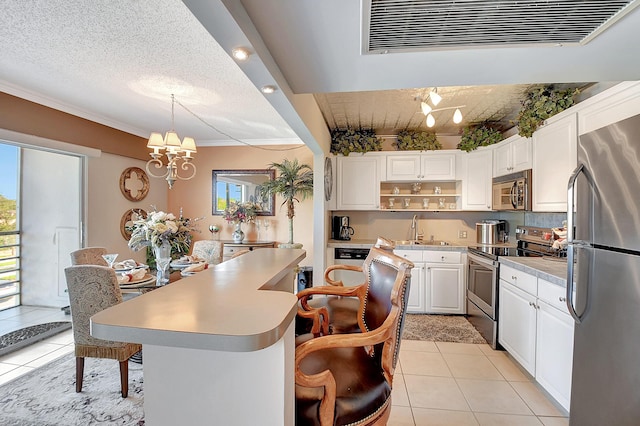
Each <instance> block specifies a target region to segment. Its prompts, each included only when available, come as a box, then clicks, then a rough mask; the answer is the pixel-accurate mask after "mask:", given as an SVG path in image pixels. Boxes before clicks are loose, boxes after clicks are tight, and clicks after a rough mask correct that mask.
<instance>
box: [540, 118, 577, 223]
mask: <svg viewBox="0 0 640 426" xmlns="http://www.w3.org/2000/svg"><path fill="white" fill-rule="evenodd" d="M554 118H555V117H553V118H551V119H549V122H548V123H547V124H545V125H544V126H543V127H541V128H540V129H538V130H537V131H536V132H535V133H534V134H533V178H532V179H533V183H532V186H533V188H532V191H533V196H532V202H533V209H532V210H533V211H536V212H566V211H567V182H568V181H569V176H571V173H572V172H573V170H574V169H575V168H576V164H577V144H578V131H577V114H576V113H572V114H567V115H563V116H562V117H561V118H558V119H556V120H554ZM552 120H553V121H552Z"/></svg>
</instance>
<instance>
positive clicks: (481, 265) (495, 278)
mask: <svg viewBox="0 0 640 426" xmlns="http://www.w3.org/2000/svg"><path fill="white" fill-rule="evenodd" d="M547 234H552V230H551V228H535V227H531V226H518V227H517V229H516V239H517V240H518V244H517V246H516V247H514V246H507V245H477V246H470V247H469V248H468V253H467V260H468V271H467V318H468V319H469V322H470V323H471V324H473V326H474V327H475V328H476V329H477V330H478V331H479V332H480V334H481V335H482V337H484V339H485V340H486V341H487V343H489V345H491V347H492V348H494V349H497V348H498V321H499V320H500V319H499V318H498V305H499V303H500V301H499V300H498V293H499V292H498V288H499V285H498V284H499V277H500V274H499V272H500V263H499V262H498V258H499V257H500V256H535V257H541V256H551V255H554V256H555V255H557V253H554V252H553V251H552V249H551V246H552V241H551V240H548V241H546V240H544V236H545V235H547Z"/></svg>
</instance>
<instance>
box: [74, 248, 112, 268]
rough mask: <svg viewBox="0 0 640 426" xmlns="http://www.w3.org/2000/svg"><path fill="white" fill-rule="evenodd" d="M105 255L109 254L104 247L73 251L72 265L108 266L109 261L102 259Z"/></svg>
mask: <svg viewBox="0 0 640 426" xmlns="http://www.w3.org/2000/svg"><path fill="white" fill-rule="evenodd" d="M103 254H107V249H106V248H104V247H86V248H83V249H79V250H76V251H72V252H71V264H72V265H100V266H108V264H107V261H106V260H104V259H103V258H102V255H103Z"/></svg>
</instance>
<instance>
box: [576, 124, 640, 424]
mask: <svg viewBox="0 0 640 426" xmlns="http://www.w3.org/2000/svg"><path fill="white" fill-rule="evenodd" d="M568 199H569V207H568V219H569V220H568V222H569V223H568V228H569V229H568V230H569V232H568V240H569V245H568V251H567V258H568V259H567V260H568V268H567V269H568V276H567V284H568V285H567V305H568V307H569V311H570V313H571V314H572V316H573V317H574V319H575V321H576V323H575V337H574V354H573V377H572V387H571V409H570V410H571V412H570V423H569V424H570V425H571V426H589V425H598V426H601V425H616V426H623V425H640V115H639V116H635V117H631V118H629V119H626V120H623V121H620V122H618V123H616V124H613V125H610V126H607V127H605V128H602V129H599V130H596V131H593V132H590V133H588V134H585V135H583V136H580V138H579V142H578V167H577V169H576V170H575V172H574V174H573V176H572V177H571V179H570V180H569V186H568ZM574 206H575V210H574ZM574 211H575V228H574V220H573V219H574V217H573V214H572V213H573V212H574ZM574 229H575V232H571V231H572V230H574ZM574 273H575V274H574ZM574 282H575V285H571V284H572V283H574ZM573 288H575V294H574V292H572V289H573Z"/></svg>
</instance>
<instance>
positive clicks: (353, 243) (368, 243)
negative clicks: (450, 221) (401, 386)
mask: <svg viewBox="0 0 640 426" xmlns="http://www.w3.org/2000/svg"><path fill="white" fill-rule="evenodd" d="M391 241H393V240H391ZM424 242H425V243H426V242H427V241H426V240H425V241H424ZM447 242H448V243H449V244H447V245H444V246H441V245H437V244H433V245H431V244H404V245H402V244H398V245H396V249H398V250H440V251H467V246H468V245H469V244H468V243H459V242H456V241H452V242H449V241H447ZM375 243H376V240H368V239H353V240H349V241H342V240H329V242H328V243H327V247H329V248H371V247H373V245H374V244H375Z"/></svg>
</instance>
